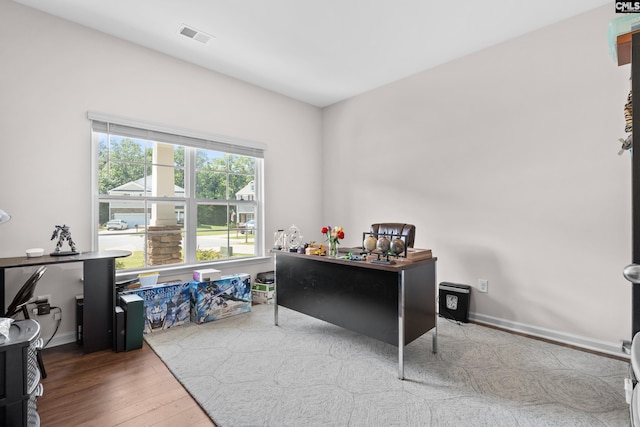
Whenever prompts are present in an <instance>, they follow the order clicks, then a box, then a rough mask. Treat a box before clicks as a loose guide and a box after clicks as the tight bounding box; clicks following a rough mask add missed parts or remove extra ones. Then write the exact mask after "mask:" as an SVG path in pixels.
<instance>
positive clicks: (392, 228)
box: [371, 222, 416, 248]
mask: <svg viewBox="0 0 640 427" xmlns="http://www.w3.org/2000/svg"><path fill="white" fill-rule="evenodd" d="M371 233H372V234H374V235H378V234H400V235H401V236H402V240H403V241H404V244H405V245H406V247H407V248H412V247H413V242H414V241H415V239H416V226H415V225H413V224H401V223H398V222H381V223H377V224H371Z"/></svg>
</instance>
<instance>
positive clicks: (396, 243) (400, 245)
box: [391, 237, 404, 255]
mask: <svg viewBox="0 0 640 427" xmlns="http://www.w3.org/2000/svg"><path fill="white" fill-rule="evenodd" d="M391 252H393V253H394V254H396V255H398V254H401V253H402V252H404V242H403V241H402V239H401V238H399V237H396V238H395V239H393V242H391Z"/></svg>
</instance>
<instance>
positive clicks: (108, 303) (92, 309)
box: [0, 251, 131, 353]
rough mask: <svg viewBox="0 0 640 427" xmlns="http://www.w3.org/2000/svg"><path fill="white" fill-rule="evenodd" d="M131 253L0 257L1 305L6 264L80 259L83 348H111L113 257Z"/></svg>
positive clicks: (4, 308)
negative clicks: (81, 269)
mask: <svg viewBox="0 0 640 427" xmlns="http://www.w3.org/2000/svg"><path fill="white" fill-rule="evenodd" d="M129 255H131V252H129V251H103V252H79V253H78V254H77V255H68V256H50V255H45V256H41V257H33V258H28V257H26V256H24V257H14V258H0V307H1V308H2V313H4V312H5V310H6V305H5V295H4V290H5V277H4V276H5V275H4V270H5V269H7V268H16V267H29V266H39V265H49V264H64V263H69V262H81V263H82V265H83V285H82V287H83V292H84V316H83V326H82V328H83V348H84V351H85V353H92V352H94V351H99V350H105V349H108V348H113V339H114V338H113V330H114V312H113V310H114V307H115V303H116V287H115V282H116V262H115V259H116V258H123V257H127V256H129Z"/></svg>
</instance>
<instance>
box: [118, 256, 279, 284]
mask: <svg viewBox="0 0 640 427" xmlns="http://www.w3.org/2000/svg"><path fill="white" fill-rule="evenodd" d="M272 260H273V258H272V257H270V256H261V257H252V258H242V259H230V260H227V261H216V262H210V263H199V264H188V265H185V264H181V265H177V266H163V267H160V268H151V269H145V270H128V271H123V272H120V273H118V272H116V281H118V282H120V281H124V280H131V279H135V278H136V277H138V274H141V273H148V272H149V271H157V272H159V273H160V276H179V275H188V276H189V277H191V276H192V274H193V270H201V269H204V268H215V269H217V270H222V269H224V268H225V267H226V268H237V267H241V266H244V265H258V264H265V263H267V262H272Z"/></svg>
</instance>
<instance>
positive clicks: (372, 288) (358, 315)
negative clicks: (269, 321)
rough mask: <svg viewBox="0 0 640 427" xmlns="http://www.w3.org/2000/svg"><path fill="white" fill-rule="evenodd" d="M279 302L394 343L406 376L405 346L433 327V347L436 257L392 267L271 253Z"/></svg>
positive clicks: (312, 256) (434, 338)
mask: <svg viewBox="0 0 640 427" xmlns="http://www.w3.org/2000/svg"><path fill="white" fill-rule="evenodd" d="M274 253H275V276H276V291H275V295H274V311H275V313H274V315H275V319H274V320H275V324H276V325H277V324H278V306H283V307H287V308H290V309H292V310H295V311H298V312H300V313H303V314H306V315H309V316H312V317H315V318H317V319H320V320H324V321H326V322H329V323H332V324H334V325H338V326H341V327H343V328H346V329H349V330H352V331H355V332H358V333H361V334H363V335H366V336H369V337H371V338H375V339H377V340H380V341H383V342H386V343H389V344H392V345H395V346H397V347H398V376H399V378H400V379H404V346H405V345H407V344H409V343H410V342H412V341H413V340H415V339H416V338H418V337H420V336H422V335H424V334H425V333H426V332H428V331H430V330H433V352H434V353H435V352H436V350H437V327H436V323H437V311H436V261H437V258H432V259H428V260H423V261H415V262H398V263H397V264H395V265H383V264H373V263H370V262H366V261H349V260H343V259H335V258H329V257H326V256H314V255H302V254H297V253H291V252H280V251H274Z"/></svg>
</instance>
